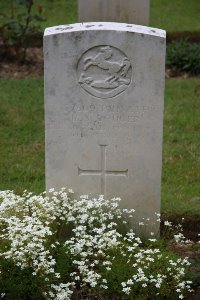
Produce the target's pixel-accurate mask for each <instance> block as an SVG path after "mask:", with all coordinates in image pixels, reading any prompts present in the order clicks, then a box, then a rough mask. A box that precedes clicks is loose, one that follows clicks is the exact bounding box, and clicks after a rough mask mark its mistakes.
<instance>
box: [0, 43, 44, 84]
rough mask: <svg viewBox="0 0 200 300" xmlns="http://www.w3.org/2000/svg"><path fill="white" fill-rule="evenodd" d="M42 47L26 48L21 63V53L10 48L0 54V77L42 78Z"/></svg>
mask: <svg viewBox="0 0 200 300" xmlns="http://www.w3.org/2000/svg"><path fill="white" fill-rule="evenodd" d="M43 65H44V63H43V49H42V47H34V48H28V49H27V51H26V59H25V61H23V62H22V52H20V51H19V50H18V49H15V48H10V49H7V50H4V51H2V53H1V52H0V77H6V78H11V77H12V78H27V77H38V76H42V75H43V72H44V66H43Z"/></svg>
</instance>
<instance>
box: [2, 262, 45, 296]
mask: <svg viewBox="0 0 200 300" xmlns="http://www.w3.org/2000/svg"><path fill="white" fill-rule="evenodd" d="M0 266H1V278H0V290H1V291H4V293H5V294H6V297H5V298H4V299H6V300H26V299H30V300H43V299H45V298H44V297H43V295H42V292H43V291H42V289H41V286H40V285H41V284H40V278H38V277H33V276H32V272H33V269H31V268H25V269H21V268H20V267H18V266H16V264H15V263H13V262H12V261H11V260H4V259H3V258H0Z"/></svg>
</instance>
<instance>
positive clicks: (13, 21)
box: [0, 0, 44, 62]
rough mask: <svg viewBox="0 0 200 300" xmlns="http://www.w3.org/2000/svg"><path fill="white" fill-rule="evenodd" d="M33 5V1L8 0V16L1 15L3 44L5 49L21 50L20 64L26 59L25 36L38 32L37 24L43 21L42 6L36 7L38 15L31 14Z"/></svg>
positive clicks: (0, 30) (5, 14) (0, 31)
mask: <svg viewBox="0 0 200 300" xmlns="http://www.w3.org/2000/svg"><path fill="white" fill-rule="evenodd" d="M33 5H34V1H33V0H10V11H9V14H7V13H1V18H2V19H3V21H2V22H3V24H2V26H1V28H0V33H1V35H2V38H3V42H4V44H5V46H6V47H9V46H13V45H14V46H15V47H18V48H22V49H23V51H22V57H21V59H22V62H23V61H24V60H25V58H26V49H27V35H29V34H32V33H36V32H39V30H40V26H39V22H41V21H43V20H44V19H43V18H42V16H41V14H42V10H43V9H42V6H38V13H32V9H33ZM20 50H21V49H20Z"/></svg>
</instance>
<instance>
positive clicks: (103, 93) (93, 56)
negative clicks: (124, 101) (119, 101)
mask: <svg viewBox="0 0 200 300" xmlns="http://www.w3.org/2000/svg"><path fill="white" fill-rule="evenodd" d="M131 75H132V67H131V63H130V60H129V59H128V57H127V56H126V55H125V54H124V53H123V52H122V51H121V50H119V49H117V48H115V47H112V46H97V47H93V48H91V49H89V50H88V51H86V52H85V53H84V54H83V55H82V56H81V58H80V59H79V61H78V65H77V76H78V82H79V84H80V85H81V87H82V88H83V89H84V90H85V91H86V92H88V93H89V94H90V95H92V96H95V97H98V98H103V99H108V98H112V97H115V96H117V95H119V94H120V93H122V92H123V91H125V90H126V89H127V87H128V86H129V84H130V82H131Z"/></svg>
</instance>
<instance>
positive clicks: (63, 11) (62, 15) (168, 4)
mask: <svg viewBox="0 0 200 300" xmlns="http://www.w3.org/2000/svg"><path fill="white" fill-rule="evenodd" d="M10 3H11V0H10V1H0V12H1V13H7V14H8V13H10V10H9V7H10ZM34 3H35V7H34V9H35V11H37V9H38V5H42V6H43V7H44V11H43V16H44V17H45V18H46V21H45V22H42V23H41V26H42V30H43V29H44V28H45V27H49V26H55V25H60V24H67V23H74V22H77V20H78V8H77V3H78V0H34ZM150 3H151V7H150V26H152V27H157V28H162V29H165V30H167V31H169V32H172V31H199V30H200V22H199V15H200V1H198V0H190V1H188V0H151V1H150ZM1 13H0V14H1ZM0 22H1V18H0Z"/></svg>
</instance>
